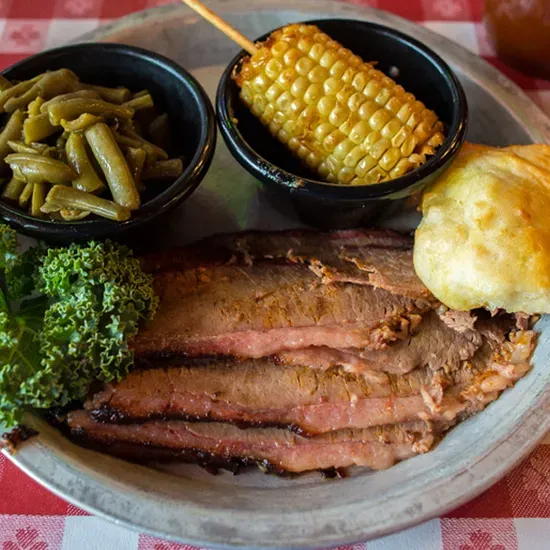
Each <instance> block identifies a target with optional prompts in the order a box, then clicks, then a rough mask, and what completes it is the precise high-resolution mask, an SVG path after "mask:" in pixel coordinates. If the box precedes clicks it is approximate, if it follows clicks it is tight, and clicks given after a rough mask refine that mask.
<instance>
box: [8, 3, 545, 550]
mask: <svg viewBox="0 0 550 550" xmlns="http://www.w3.org/2000/svg"><path fill="white" fill-rule="evenodd" d="M207 3H208V4H210V5H212V6H213V7H214V8H215V9H217V10H218V11H219V12H220V13H221V14H223V13H225V12H227V11H242V10H246V7H247V4H248V7H249V2H246V1H243V0H216V1H213V2H212V1H210V2H207ZM256 4H259V5H258V11H269V10H273V11H276V10H277V9H281V8H284V7H285V6H286V7H288V8H289V9H296V10H297V11H301V12H304V13H307V12H308V11H309V12H316V13H319V12H322V11H325V10H326V13H327V15H329V14H330V15H334V16H336V15H337V16H342V17H345V16H346V15H348V16H355V17H357V18H360V19H365V20H373V19H374V20H375V21H380V18H381V19H382V20H383V21H382V22H384V21H387V22H388V23H390V24H391V22H392V21H393V22H397V23H398V24H399V28H400V30H402V31H403V32H405V33H408V34H411V35H412V36H415V37H416V38H419V39H420V40H423V41H425V42H426V40H425V38H424V36H428V37H429V40H428V41H427V42H428V45H429V46H430V47H433V48H434V49H435V50H436V51H438V48H437V47H434V46H433V44H432V43H436V44H442V45H443V46H445V48H448V49H449V51H446V54H445V55H446V59H447V60H448V61H449V62H450V63H451V64H453V61H455V60H458V61H459V62H461V60H465V61H466V63H467V65H468V66H473V69H472V70H473V71H474V72H478V71H479V72H481V73H485V74H486V75H487V78H485V79H484V80H485V82H484V86H485V87H486V88H487V89H488V90H489V91H490V92H491V93H493V95H495V96H496V97H499V96H500V95H502V94H504V96H505V100H504V101H505V102H507V103H508V104H510V105H511V106H512V107H516V108H517V111H518V112H522V116H521V119H522V124H523V125H524V126H525V125H526V124H529V123H532V124H533V127H534V132H533V131H530V132H529V133H530V135H532V136H533V141H541V142H544V141H546V142H550V119H549V118H548V117H547V116H546V115H545V114H544V113H543V112H542V110H540V109H539V108H538V107H537V106H536V105H535V104H534V103H533V102H532V101H531V99H530V98H529V97H528V96H527V95H526V94H525V93H524V92H523V91H522V90H521V89H520V88H519V86H517V85H516V84H514V83H513V82H511V81H510V80H509V79H508V78H507V77H505V76H504V75H502V74H501V73H500V72H499V71H498V70H497V69H496V68H494V67H492V66H491V65H490V64H489V63H487V62H486V61H485V60H483V59H482V58H479V57H478V56H477V55H475V54H473V53H471V52H469V51H467V50H466V49H464V48H463V47H462V46H460V45H458V44H456V43H454V42H452V41H450V40H449V39H447V38H445V37H442V36H440V35H438V34H437V33H435V32H434V31H432V30H430V29H427V28H425V27H422V26H419V25H417V24H416V23H413V22H411V21H408V20H406V19H403V18H401V17H399V16H396V15H393V14H390V13H388V12H384V11H382V10H378V9H375V8H370V7H365V6H358V5H355V4H345V3H343V2H341V1H339V0H338V1H334V0H302V2H301V3H300V5H299V6H296V4H295V1H293V0H279V1H273V0H260V1H259V0H256ZM172 11H177V12H180V13H186V14H189V15H192V12H191V11H190V10H189V9H188V8H186V7H185V6H183V5H178V4H171V5H167V6H160V7H156V8H151V9H148V10H144V11H141V12H136V13H133V14H130V15H128V16H125V17H123V18H121V19H118V20H115V21H113V22H111V23H108V24H107V25H105V26H103V27H100V28H98V29H96V30H94V31H92V32H90V33H87V34H85V35H83V36H82V37H80V38H79V39H78V41H87V40H92V39H93V40H101V39H102V38H104V37H106V36H108V35H109V34H112V33H113V32H116V31H117V30H122V29H123V28H126V27H129V26H132V25H136V24H140V23H141V22H144V21H146V20H149V19H151V18H154V17H159V16H163V15H165V14H167V13H171V12H172ZM419 35H420V36H419ZM449 56H450V58H451V59H449ZM459 64H461V65H464V64H463V63H459ZM514 111H516V109H514ZM511 114H512V113H511ZM513 114H514V116H517V118H518V120H519V115H516V113H515V112H514V113H513ZM526 117H527V121H526ZM538 397H539V398H538V401H537V403H536V406H534V407H533V409H532V410H530V411H529V412H527V413H525V414H524V415H523V416H522V417H521V418H519V419H517V422H516V423H515V425H514V426H513V429H511V431H510V433H509V437H508V439H507V440H505V441H501V442H499V443H498V444H495V445H494V446H493V447H492V448H491V449H489V450H488V451H487V453H486V454H485V455H483V456H481V457H478V460H477V461H476V463H475V464H473V465H472V470H474V469H475V468H479V466H480V464H482V463H483V462H486V461H487V460H490V458H491V455H493V456H494V455H495V453H497V452H498V451H499V449H501V448H506V447H510V449H509V452H508V453H507V456H508V457H509V461H508V462H507V463H506V466H502V465H501V464H499V463H497V464H495V465H494V468H493V469H492V470H491V474H490V475H485V476H482V481H481V482H477V484H476V485H475V488H474V490H472V491H471V492H467V493H462V494H460V495H459V496H458V497H457V498H451V499H448V501H446V503H445V504H444V505H443V506H441V505H437V506H435V505H433V506H432V508H434V509H433V510H429V511H428V512H427V513H426V512H422V513H420V514H418V515H417V516H412V517H407V518H403V519H401V521H396V522H394V523H393V524H392V525H391V526H387V527H385V528H380V529H377V530H372V531H370V532H369V533H366V534H355V535H351V536H348V538H343V537H342V536H338V538H337V540H336V539H335V540H331V539H329V538H327V539H323V540H316V541H311V540H310V541H309V542H307V543H300V544H296V545H293V544H291V545H285V546H277V545H275V546H274V545H273V544H267V545H266V544H263V541H259V542H258V541H256V540H254V541H253V540H248V541H244V540H243V541H242V542H240V543H236V544H232V543H229V544H228V543H227V542H225V541H223V539H222V540H221V541H219V542H214V541H212V540H208V539H193V538H191V537H186V536H185V535H184V534H183V533H182V534H181V535H176V534H167V533H166V532H164V531H162V532H161V531H156V530H155V529H154V528H152V527H151V526H145V525H136V524H135V523H131V520H129V519H126V518H122V517H117V514H115V513H113V512H112V511H111V512H109V511H105V510H104V509H103V508H102V507H101V506H99V505H94V504H92V503H88V502H85V501H83V500H80V499H79V498H78V495H76V494H73V492H74V490H75V487H77V486H78V484H76V485H71V483H68V482H67V480H66V481H65V484H63V483H60V482H56V480H55V479H47V478H46V477H44V476H43V475H42V476H41V470H43V468H42V469H41V465H40V463H39V462H40V460H38V463H35V462H36V460H35V462H33V458H32V457H33V456H34V455H33V452H32V450H33V449H35V450H36V447H40V445H41V444H40V443H39V442H38V445H37V444H36V443H34V444H31V445H29V446H26V447H24V448H23V449H21V451H19V452H18V453H17V454H16V455H15V456H10V455H7V456H8V458H9V459H10V460H11V461H12V462H13V463H15V464H16V465H17V466H18V467H19V468H21V469H22V470H23V471H24V472H25V473H27V474H28V475H30V477H32V478H33V479H34V480H35V481H37V482H38V483H40V484H41V485H43V486H45V487H46V488H48V489H49V490H51V491H52V492H54V493H55V494H56V495H58V496H60V497H61V498H63V499H65V500H67V501H69V502H71V503H73V504H75V505H77V506H79V507H81V508H83V509H84V510H86V511H88V512H91V513H93V514H94V515H96V516H98V517H102V518H104V519H106V520H109V521H111V522H114V523H115V524H117V525H121V526H124V527H126V528H129V529H131V530H134V531H139V532H146V533H150V534H152V535H155V536H159V537H162V538H166V539H170V540H177V541H185V542H187V543H190V544H195V545H199V546H200V545H202V546H204V545H207V546H209V547H211V548H228V547H230V548H245V547H250V548H252V547H256V548H283V547H284V548H291V547H292V548H315V547H317V546H319V545H323V546H334V545H339V544H349V543H356V542H363V541H365V540H371V539H373V538H376V537H379V536H383V535H387V534H389V533H395V532H397V531H400V530H402V529H406V528H408V527H411V526H414V525H417V524H419V523H421V522H424V521H427V520H429V519H432V518H434V517H437V516H439V515H442V514H444V513H446V512H447V511H449V510H451V509H454V508H455V507H457V506H460V505H461V504H463V503H465V502H467V501H469V500H471V499H472V498H474V497H475V496H477V495H478V494H480V493H481V492H483V491H484V490H486V489H487V488H488V487H489V486H491V485H492V484H493V483H495V482H496V481H497V480H498V479H500V478H501V477H502V476H504V475H505V474H506V473H507V472H508V471H510V470H511V469H512V468H513V467H514V466H515V465H516V464H517V463H519V462H520V461H521V459H522V458H523V457H524V456H525V455H527V454H528V453H529V452H530V451H531V450H532V449H533V448H534V447H535V446H536V445H537V444H538V442H539V441H540V439H542V437H544V434H545V433H546V432H547V431H548V430H549V429H550V414H548V413H550V385H548V386H547V387H546V388H545V389H543V390H541V393H540V395H539V396H538ZM529 423H530V424H533V425H535V429H534V430H533V432H532V433H531V432H530V434H529V437H525V436H524V434H523V433H519V431H520V429H521V427H522V426H524V425H526V424H529ZM524 431H525V430H524ZM511 439H514V445H512V442H511V441H510V440H511ZM43 451H44V452H51V451H48V449H47V448H46V446H44V449H43ZM6 454H7V453H6ZM501 454H502V453H501ZM40 456H41V453H40V452H38V453H37V454H36V456H35V457H34V458H35V459H37V458H38V459H39V458H40ZM42 456H43V455H42ZM66 465H67V466H69V465H68V464H66ZM72 475H73V476H74V480H73V481H75V482H76V481H77V480H78V479H80V478H81V477H82V476H83V472H82V471H81V470H74V472H72ZM455 477H456V476H455ZM453 482H454V478H453ZM92 483H93V484H95V485H96V486H97V490H101V488H102V486H101V481H100V480H97V479H95V480H92ZM67 485H68V486H67ZM322 514H323V512H322V511H319V515H320V516H322ZM282 540H283V539H282ZM284 540H286V539H284ZM252 544H253V545H254V546H252Z"/></svg>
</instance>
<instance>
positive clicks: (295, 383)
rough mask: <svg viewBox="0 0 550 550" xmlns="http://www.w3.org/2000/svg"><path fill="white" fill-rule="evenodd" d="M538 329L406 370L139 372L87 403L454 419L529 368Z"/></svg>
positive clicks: (103, 415) (325, 425)
mask: <svg viewBox="0 0 550 550" xmlns="http://www.w3.org/2000/svg"><path fill="white" fill-rule="evenodd" d="M532 335H533V333H532V332H530V331H529V332H526V333H513V334H511V335H510V339H506V340H505V341H504V342H503V343H502V344H500V345H496V344H494V343H493V342H489V341H487V342H485V343H484V344H483V346H481V347H480V348H479V349H478V351H477V352H476V353H475V354H474V355H473V357H471V358H470V357H468V359H469V360H468V361H462V363H461V364H460V366H459V367H457V368H455V369H454V370H450V369H449V368H443V369H440V370H438V371H435V372H434V371H433V370H431V369H430V368H417V369H415V370H414V371H412V372H411V373H409V374H405V375H392V374H385V373H381V372H367V373H365V374H363V375H355V374H350V373H345V372H342V371H341V370H338V369H330V370H328V371H323V370H314V369H311V368H309V367H308V366H294V367H288V366H275V365H273V364H272V363H271V362H269V361H266V360H256V361H245V362H242V363H233V364H231V363H223V362H213V363H210V364H204V365H202V366H183V365H182V366H172V367H168V368H154V369H150V370H143V371H135V372H133V373H131V374H130V375H129V376H127V377H126V378H125V379H124V380H123V381H122V382H120V383H118V384H107V385H106V387H105V388H104V389H103V390H102V391H100V392H98V393H96V394H95V395H93V397H92V398H91V399H89V400H88V402H87V403H86V409H87V410H89V411H90V412H91V414H92V416H93V417H94V418H95V419H97V420H100V421H104V422H109V423H133V422H143V421H147V420H151V419H166V420H170V419H185V420H194V421H200V420H211V421H218V422H228V423H233V424H237V425H239V426H275V427H285V428H291V429H294V431H297V432H298V433H304V434H307V435H314V434H320V433H325V432H328V431H333V430H340V429H343V428H357V429H359V428H368V427H372V426H379V425H386V424H395V423H398V422H403V421H410V420H415V419H423V420H432V421H439V420H441V419H443V418H444V419H446V420H448V421H451V420H454V419H455V418H456V417H457V415H465V414H469V411H470V410H471V408H472V404H471V401H472V400H473V401H476V402H477V401H479V399H478V398H482V399H481V401H482V404H483V405H485V404H487V403H488V402H490V401H492V400H493V399H495V398H496V397H497V394H496V393H495V392H496V391H501V390H503V389H505V388H506V387H508V386H509V385H511V384H512V383H513V382H514V381H515V380H516V379H517V378H519V377H520V376H522V375H523V374H524V373H525V372H526V370H527V369H528V368H529V362H528V357H529V356H530V353H531V352H532V349H533V346H534V337H533V336H532ZM487 394H490V395H487ZM474 410H477V408H476V406H474Z"/></svg>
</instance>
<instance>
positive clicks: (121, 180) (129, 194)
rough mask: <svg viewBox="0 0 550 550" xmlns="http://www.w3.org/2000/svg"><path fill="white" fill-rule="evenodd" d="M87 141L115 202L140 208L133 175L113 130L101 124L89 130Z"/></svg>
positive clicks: (132, 207) (129, 208)
mask: <svg viewBox="0 0 550 550" xmlns="http://www.w3.org/2000/svg"><path fill="white" fill-rule="evenodd" d="M85 135H86V140H87V141H88V144H89V145H90V148H91V149H92V153H93V154H94V157H95V158H96V160H97V162H98V163H99V165H100V166H101V169H102V171H103V174H104V175H105V178H106V179H107V183H108V184H109V188H110V189H111V194H112V195H113V200H114V201H115V202H116V203H117V204H120V205H121V206H124V207H126V208H128V210H136V209H137V208H139V205H140V199H139V193H138V191H137V188H136V183H135V181H134V178H133V177H132V173H131V171H130V168H129V166H128V163H127V162H126V159H125V158H124V155H123V154H122V151H121V150H120V147H119V146H118V144H117V142H116V141H115V138H114V136H113V133H112V132H111V129H110V128H109V127H108V126H107V125H106V124H104V123H103V122H100V123H99V124H95V125H94V126H91V127H90V128H88V129H87V130H86V132H85Z"/></svg>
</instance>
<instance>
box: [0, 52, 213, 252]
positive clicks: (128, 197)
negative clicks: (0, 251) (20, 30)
mask: <svg viewBox="0 0 550 550" xmlns="http://www.w3.org/2000/svg"><path fill="white" fill-rule="evenodd" d="M0 87H1V91H0V112H1V113H2V117H3V118H4V121H3V124H2V126H3V129H2V131H1V133H0V170H1V173H0V178H1V180H0V181H1V183H2V188H1V189H0V215H1V217H2V218H3V219H4V220H5V221H7V222H9V223H10V224H11V225H12V226H13V227H14V228H15V229H17V230H19V231H21V232H23V233H26V234H29V235H32V236H35V237H38V238H42V239H45V240H51V241H65V242H67V241H72V240H86V239H90V238H97V239H102V238H108V237H116V236H117V235H120V234H126V235H127V234H128V232H129V231H130V230H132V229H136V228H138V227H141V226H143V225H145V224H148V223H150V222H152V221H153V220H154V219H156V218H157V217H159V216H160V215H161V214H163V213H166V212H168V211H169V210H171V209H173V208H174V207H175V206H177V205H178V204H180V203H181V202H182V201H183V200H184V199H185V198H186V197H188V196H189V195H190V194H191V192H192V191H193V190H194V189H195V188H196V187H197V186H198V185H199V183H200V181H201V180H202V178H203V177H204V175H205V173H206V171H207V170H208V167H209V165H210V162H211V159H212V155H213V151H214V147H215V141H216V126H215V117H214V112H213V109H212V106H211V104H210V101H209V99H208V97H207V95H206V93H205V92H204V90H203V89H202V87H201V86H200V85H199V84H198V82H197V81H196V80H195V79H194V78H193V77H192V76H191V75H190V74H189V73H187V72H186V71H185V70H184V69H182V68H181V67H179V66H178V65H176V64H175V63H173V62H171V61H170V60H168V59H166V58H164V57H162V56H160V55H157V54H155V53H153V52H149V51H146V50H143V49H140V48H135V47H131V46H125V45H121V44H78V45H73V46H66V47H62V48H58V49H56V50H50V51H47V52H44V53H41V54H38V55H36V56H33V57H30V58H28V59H25V60H24V61H22V62H20V63H18V64H16V65H14V66H13V67H11V68H9V69H8V70H6V71H4V73H3V76H2V80H1V82H0Z"/></svg>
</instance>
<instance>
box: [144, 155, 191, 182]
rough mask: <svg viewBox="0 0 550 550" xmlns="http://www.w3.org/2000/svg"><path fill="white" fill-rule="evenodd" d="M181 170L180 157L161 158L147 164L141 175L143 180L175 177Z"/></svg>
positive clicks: (179, 174)
mask: <svg viewBox="0 0 550 550" xmlns="http://www.w3.org/2000/svg"><path fill="white" fill-rule="evenodd" d="M182 172H183V162H182V161H181V159H170V160H161V161H158V162H155V163H153V164H150V165H149V166H147V168H145V170H144V171H143V174H142V175H141V177H142V179H144V180H161V179H176V178H178V177H179V176H181V173H182Z"/></svg>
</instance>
